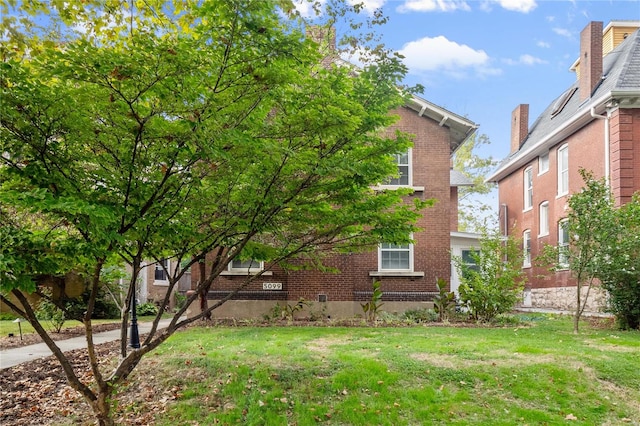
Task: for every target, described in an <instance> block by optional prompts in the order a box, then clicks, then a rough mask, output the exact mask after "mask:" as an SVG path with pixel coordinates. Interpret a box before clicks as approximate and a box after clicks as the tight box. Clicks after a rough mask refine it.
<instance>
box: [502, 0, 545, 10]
mask: <svg viewBox="0 0 640 426" xmlns="http://www.w3.org/2000/svg"><path fill="white" fill-rule="evenodd" d="M497 1H498V3H499V4H500V6H502V7H503V8H504V9H507V10H511V11H514V12H521V13H529V12H531V11H532V10H533V9H535V8H536V6H538V5H537V3H536V0H497Z"/></svg>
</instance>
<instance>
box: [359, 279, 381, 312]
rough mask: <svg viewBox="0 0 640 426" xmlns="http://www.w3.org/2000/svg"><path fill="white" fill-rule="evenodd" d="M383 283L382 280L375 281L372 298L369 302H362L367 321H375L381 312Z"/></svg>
mask: <svg viewBox="0 0 640 426" xmlns="http://www.w3.org/2000/svg"><path fill="white" fill-rule="evenodd" d="M381 285H382V283H381V282H380V281H374V283H373V292H372V293H371V300H369V301H368V302H367V303H361V304H360V306H362V311H363V312H364V319H365V320H367V321H372V322H373V321H375V320H376V318H377V317H378V313H379V312H380V308H381V307H382V305H384V303H382V289H381V288H380V287H381Z"/></svg>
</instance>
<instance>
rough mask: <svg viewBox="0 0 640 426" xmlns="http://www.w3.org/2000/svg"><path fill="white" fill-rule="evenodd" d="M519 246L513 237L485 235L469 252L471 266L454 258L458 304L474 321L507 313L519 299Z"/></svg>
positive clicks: (521, 255) (521, 282)
mask: <svg viewBox="0 0 640 426" xmlns="http://www.w3.org/2000/svg"><path fill="white" fill-rule="evenodd" d="M521 247H522V246H521V244H520V242H519V241H518V240H516V239H514V238H511V237H509V238H503V237H501V236H500V235H498V234H492V235H489V234H485V235H483V236H482V238H481V239H480V242H479V249H478V250H476V251H474V252H472V253H471V257H472V259H473V262H474V264H470V263H468V262H466V261H465V260H463V259H462V258H461V257H459V256H454V258H453V260H454V263H455V265H456V267H457V268H458V272H459V275H460V287H459V288H458V291H459V293H460V301H461V303H462V304H463V305H464V306H466V307H467V308H468V309H469V313H470V315H471V317H472V318H474V319H475V320H477V321H491V320H492V319H493V318H495V317H496V316H497V315H499V314H503V313H505V312H509V311H511V310H512V309H513V307H514V306H515V304H516V303H517V302H518V300H519V299H520V298H521V297H522V290H523V288H524V286H523V281H524V275H523V272H522V259H523V254H522V248H521Z"/></svg>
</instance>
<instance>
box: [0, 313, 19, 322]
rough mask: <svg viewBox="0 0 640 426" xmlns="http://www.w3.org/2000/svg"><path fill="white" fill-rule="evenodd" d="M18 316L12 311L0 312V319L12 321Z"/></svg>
mask: <svg viewBox="0 0 640 426" xmlns="http://www.w3.org/2000/svg"><path fill="white" fill-rule="evenodd" d="M16 318H18V316H17V315H16V314H14V313H13V312H0V321H13V320H14V319H16Z"/></svg>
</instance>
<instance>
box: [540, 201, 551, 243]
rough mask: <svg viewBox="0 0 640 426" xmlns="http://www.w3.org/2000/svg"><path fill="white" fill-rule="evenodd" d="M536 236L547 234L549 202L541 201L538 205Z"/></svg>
mask: <svg viewBox="0 0 640 426" xmlns="http://www.w3.org/2000/svg"><path fill="white" fill-rule="evenodd" d="M538 216H539V220H538V222H539V223H538V236H539V237H543V236H545V235H549V202H548V201H543V202H542V203H540V207H539V215H538Z"/></svg>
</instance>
